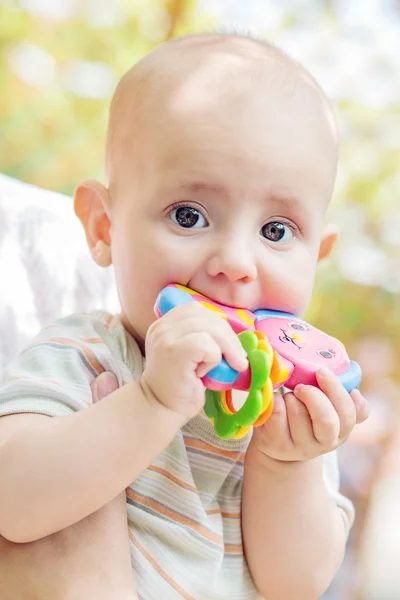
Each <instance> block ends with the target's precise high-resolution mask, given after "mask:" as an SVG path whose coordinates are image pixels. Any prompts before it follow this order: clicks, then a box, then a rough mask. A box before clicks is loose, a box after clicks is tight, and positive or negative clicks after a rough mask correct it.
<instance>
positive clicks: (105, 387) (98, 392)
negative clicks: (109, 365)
mask: <svg viewBox="0 0 400 600" xmlns="http://www.w3.org/2000/svg"><path fill="white" fill-rule="evenodd" d="M90 389H91V391H92V401H93V404H94V403H95V402H97V401H98V400H101V399H102V398H105V397H106V396H108V395H109V394H111V393H112V392H115V390H117V389H118V380H117V378H116V376H115V375H114V373H111V371H104V373H101V374H100V375H99V376H98V377H96V379H93V381H92V383H91V384H90Z"/></svg>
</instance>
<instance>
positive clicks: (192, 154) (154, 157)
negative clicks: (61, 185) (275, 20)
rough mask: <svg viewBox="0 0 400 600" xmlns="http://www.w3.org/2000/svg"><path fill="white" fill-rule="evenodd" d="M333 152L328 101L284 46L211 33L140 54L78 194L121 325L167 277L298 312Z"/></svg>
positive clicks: (326, 241) (140, 328)
mask: <svg viewBox="0 0 400 600" xmlns="http://www.w3.org/2000/svg"><path fill="white" fill-rule="evenodd" d="M336 163H337V133H336V127H335V122H334V118H333V114H332V110H331V106H330V104H329V101H328V100H327V98H326V96H325V95H324V93H323V91H322V90H321V88H320V87H319V86H318V84H317V83H316V82H315V80H314V79H313V78H312V77H311V76H310V75H309V74H308V73H307V72H306V71H305V70H304V69H303V68H302V67H301V66H300V65H299V64H297V63H296V62H294V61H293V60H291V59H289V58H288V57H287V56H285V55H284V54H283V53H282V52H281V51H279V50H277V49H275V48H273V47H271V46H269V45H268V44H265V43H264V42H259V41H256V40H253V39H249V38H247V37H242V36H236V35H219V34H210V35H202V36H193V37H188V38H183V39H180V40H175V41H172V42H167V43H165V44H163V45H161V46H159V47H158V48H156V49H155V50H154V51H153V52H151V53H150V54H149V55H147V56H146V57H145V58H144V59H143V60H141V61H140V62H139V63H138V64H137V65H135V66H134V67H133V68H132V69H131V70H130V71H129V72H128V73H127V74H126V75H125V76H124V77H123V78H122V80H121V82H120V83H119V85H118V87H117V90H116V92H115V95H114V98H113V101H112V105H111V112H110V123H109V132H108V140H107V152H106V169H107V186H106V187H105V186H103V185H102V184H100V183H99V182H96V181H93V180H89V181H86V182H83V183H82V184H81V185H80V186H79V187H78V189H77V191H76V195H75V209H76V212H77V214H78V216H79V218H80V219H81V221H82V223H83V225H84V227H85V231H86V236H87V239H88V243H89V246H90V248H91V251H92V254H93V257H94V259H95V261H96V262H97V263H98V264H99V265H101V266H108V265H110V264H111V263H112V264H113V265H114V268H115V273H116V279H117V286H118V291H119V295H120V300H121V305H122V315H123V321H124V324H125V326H126V327H127V329H128V330H129V331H130V332H131V333H132V334H133V335H134V336H135V337H136V338H137V339H138V340H139V341H143V340H144V338H145V335H146V331H147V328H148V327H149V325H150V324H151V322H152V321H153V320H154V318H155V317H154V312H153V306H154V302H155V299H156V297H157V294H158V293H159V291H160V290H161V289H162V288H163V287H164V286H165V285H167V284H168V283H180V284H183V285H185V286H188V287H190V288H193V289H195V290H197V291H198V292H201V293H202V294H204V295H206V296H209V297H211V298H212V299H213V300H216V301H218V302H220V303H223V304H230V305H233V306H237V307H243V308H248V309H250V310H256V309H259V308H269V309H275V310H282V311H286V312H291V313H296V314H301V313H302V312H303V311H304V310H305V309H306V307H307V305H308V302H309V300H310V296H311V292H312V287H313V281H314V275H315V269H316V264H317V262H318V259H319V258H321V257H323V256H325V255H327V254H328V253H329V250H330V247H331V245H332V243H333V241H334V238H335V234H334V233H326V231H325V230H324V226H323V223H324V217H325V212H326V209H327V206H328V203H329V200H330V197H331V194H332V189H333V185H334V180H335V173H336ZM324 231H325V233H324Z"/></svg>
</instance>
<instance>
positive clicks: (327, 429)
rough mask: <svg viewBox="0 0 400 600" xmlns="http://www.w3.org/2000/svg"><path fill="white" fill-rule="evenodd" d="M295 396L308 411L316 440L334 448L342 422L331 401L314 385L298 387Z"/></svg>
mask: <svg viewBox="0 0 400 600" xmlns="http://www.w3.org/2000/svg"><path fill="white" fill-rule="evenodd" d="M294 394H295V396H296V398H298V399H299V400H301V402H303V403H304V404H305V406H306V408H307V410H308V413H309V415H310V418H311V421H312V427H313V432H314V436H315V439H316V440H317V441H318V442H319V443H320V444H322V445H323V446H324V447H328V446H329V447H333V446H334V445H335V444H336V442H337V439H338V437H339V433H340V420H339V415H338V414H337V412H336V410H335V408H334V407H333V405H332V403H331V401H330V399H329V398H328V397H327V396H326V395H325V394H324V392H322V391H321V390H320V389H318V388H317V387H314V386H312V385H298V386H296V388H295V390H294Z"/></svg>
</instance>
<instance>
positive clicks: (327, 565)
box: [242, 374, 369, 600]
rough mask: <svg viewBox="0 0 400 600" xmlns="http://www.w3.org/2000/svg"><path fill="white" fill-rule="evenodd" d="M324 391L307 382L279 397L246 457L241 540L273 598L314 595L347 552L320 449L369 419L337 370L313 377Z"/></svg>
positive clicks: (258, 580) (259, 582)
mask: <svg viewBox="0 0 400 600" xmlns="http://www.w3.org/2000/svg"><path fill="white" fill-rule="evenodd" d="M318 378H319V384H320V386H321V388H322V390H323V391H321V390H319V389H317V388H312V387H311V386H304V387H302V388H301V389H299V390H297V391H296V396H297V397H296V396H295V395H294V394H291V393H288V394H285V396H283V397H282V396H280V395H277V396H276V403H275V408H274V412H273V414H272V416H271V418H270V420H269V421H268V422H267V423H266V424H265V425H264V426H263V427H260V428H259V429H256V430H255V432H254V435H253V438H252V440H251V443H250V446H249V449H248V452H247V455H246V459H245V471H244V485H243V506H242V518H243V538H244V546H245V552H246V558H247V561H248V564H249V568H250V571H251V573H252V576H253V579H254V582H255V584H256V587H257V589H258V590H259V592H260V594H261V595H262V596H264V597H265V598H273V599H274V600H287V599H288V598H296V599H297V600H303V599H304V600H317V598H320V596H321V595H322V594H323V593H324V592H325V590H326V588H327V587H328V586H329V584H330V582H331V580H332V578H333V576H334V574H335V573H336V571H337V569H338V567H339V565H340V563H341V561H342V558H343V553H344V549H345V542H346V539H347V527H346V525H345V520H344V518H343V517H344V513H343V510H342V509H341V508H340V507H339V506H338V505H337V503H336V501H335V498H334V497H333V496H332V493H329V491H328V489H327V485H326V482H325V481H324V472H323V461H324V460H326V458H323V456H322V455H323V454H324V453H327V452H330V451H331V450H333V449H335V448H337V447H338V446H339V445H340V444H341V443H343V442H344V441H345V440H346V438H347V437H348V435H349V434H350V432H351V430H352V429H353V427H354V426H355V424H356V423H357V422H362V421H363V420H365V419H366V418H367V416H368V412H369V411H368V406H367V404H366V402H365V401H364V400H363V399H362V397H361V395H360V393H359V392H358V391H355V392H352V393H351V395H349V394H348V393H347V392H346V391H345V390H344V388H343V387H342V386H341V384H340V383H339V382H338V381H337V379H336V378H335V376H334V375H332V374H328V375H327V376H322V374H321V376H320V375H319V376H318Z"/></svg>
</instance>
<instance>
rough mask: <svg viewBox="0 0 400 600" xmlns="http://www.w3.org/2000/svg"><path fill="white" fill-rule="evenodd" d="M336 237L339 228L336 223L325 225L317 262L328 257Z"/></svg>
mask: <svg viewBox="0 0 400 600" xmlns="http://www.w3.org/2000/svg"><path fill="white" fill-rule="evenodd" d="M338 237H339V230H338V228H337V227H336V225H332V224H329V225H325V227H324V231H323V233H322V237H321V244H320V247H319V253H318V262H319V261H320V260H323V259H324V258H328V256H329V255H330V254H331V252H332V250H333V248H334V246H335V244H336V242H337V240H338Z"/></svg>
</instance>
